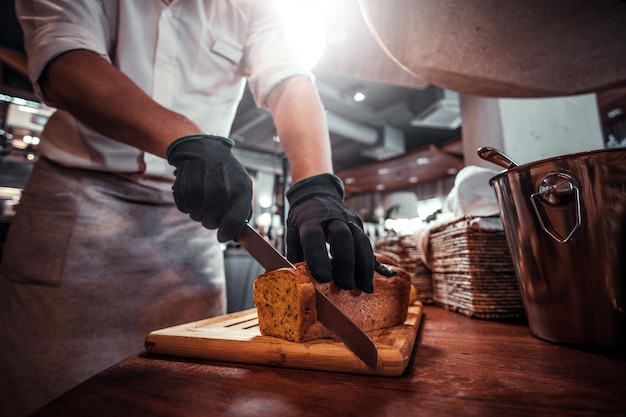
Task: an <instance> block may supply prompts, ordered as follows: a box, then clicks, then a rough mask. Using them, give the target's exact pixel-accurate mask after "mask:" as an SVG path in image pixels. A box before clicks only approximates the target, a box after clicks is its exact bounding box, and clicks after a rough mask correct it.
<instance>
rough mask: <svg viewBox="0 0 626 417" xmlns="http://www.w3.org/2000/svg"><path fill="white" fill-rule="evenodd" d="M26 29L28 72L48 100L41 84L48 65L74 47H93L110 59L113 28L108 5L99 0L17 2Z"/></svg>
mask: <svg viewBox="0 0 626 417" xmlns="http://www.w3.org/2000/svg"><path fill="white" fill-rule="evenodd" d="M15 6H16V14H17V17H18V20H19V22H20V25H21V27H22V30H23V32H24V47H25V50H26V55H27V57H28V72H29V76H30V78H31V80H32V82H33V87H34V90H35V93H36V94H37V95H38V97H39V98H41V99H42V100H45V99H44V97H43V94H42V92H41V88H40V85H39V83H38V81H39V78H40V77H41V74H42V72H43V70H44V68H45V67H46V65H47V64H48V63H49V62H50V61H51V60H52V59H54V58H55V57H57V56H59V55H61V54H62V53H64V52H67V51H70V50H74V49H85V50H90V51H93V52H95V53H97V54H98V55H100V56H102V57H103V58H105V59H107V60H108V61H109V62H110V58H109V55H108V53H107V40H108V39H109V31H108V26H107V22H106V19H105V12H104V7H103V5H102V3H101V2H100V1H97V0H85V1H76V0H24V1H17V2H16V5H15Z"/></svg>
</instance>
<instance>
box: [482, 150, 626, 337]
mask: <svg viewBox="0 0 626 417" xmlns="http://www.w3.org/2000/svg"><path fill="white" fill-rule="evenodd" d="M478 155H479V156H481V157H483V156H484V155H491V156H493V155H494V154H493V153H491V152H486V151H485V150H484V149H482V150H479V151H478ZM486 159H487V160H492V161H493V159H492V158H486ZM490 184H491V186H492V187H493V189H494V191H495V193H496V197H497V199H498V204H499V207H500V215H501V218H502V222H503V225H504V230H505V234H506V237H507V242H508V245H509V249H510V250H511V255H512V258H513V262H514V267H515V272H516V275H517V278H518V281H519V284H520V290H521V292H522V298H523V301H524V307H525V310H526V314H527V317H528V322H529V327H530V329H531V331H532V332H533V334H534V335H536V336H537V337H539V338H541V339H545V340H548V341H552V342H556V343H565V344H578V345H595V346H601V347H609V348H613V347H621V346H626V149H610V150H609V149H606V150H597V151H589V152H581V153H576V154H569V155H563V156H558V157H553V158H549V159H544V160H541V161H537V162H533V163H529V164H525V165H520V166H515V165H512V166H511V167H510V168H509V169H507V170H505V171H503V172H501V173H500V174H498V175H496V176H495V177H493V178H492V179H491V180H490Z"/></svg>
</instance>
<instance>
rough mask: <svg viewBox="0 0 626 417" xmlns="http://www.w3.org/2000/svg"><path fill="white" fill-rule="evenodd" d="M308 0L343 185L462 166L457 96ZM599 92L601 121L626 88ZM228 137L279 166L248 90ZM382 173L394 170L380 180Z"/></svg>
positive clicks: (387, 184) (354, 24) (11, 70)
mask: <svg viewBox="0 0 626 417" xmlns="http://www.w3.org/2000/svg"><path fill="white" fill-rule="evenodd" d="M303 1H305V2H308V3H310V4H314V5H318V6H320V5H322V4H324V3H327V4H329V5H331V6H332V7H330V8H327V13H328V14H327V15H325V16H323V18H322V19H321V22H322V23H323V25H324V30H325V33H326V50H325V52H324V54H323V55H322V57H321V60H320V61H319V63H318V64H317V65H316V66H315V67H314V68H313V72H314V74H315V76H316V83H317V86H318V89H319V93H320V97H321V99H322V102H323V104H324V106H325V108H326V110H327V116H328V121H329V129H330V136H331V144H332V149H333V164H334V168H335V171H336V172H337V173H338V175H339V176H341V177H342V178H343V179H344V180H348V181H347V182H351V181H350V180H349V179H350V178H354V182H351V184H346V188H347V189H348V190H349V191H351V192H354V193H361V192H370V191H375V190H391V189H394V188H402V187H406V186H407V185H408V184H414V183H415V182H428V181H433V180H436V179H438V178H441V177H445V176H449V175H454V173H455V172H456V171H458V169H460V168H461V167H462V166H463V155H462V150H461V136H462V134H461V133H462V131H461V126H460V105H459V100H458V96H457V95H456V94H455V93H454V92H452V91H449V90H444V89H442V88H440V87H437V86H435V85H432V84H429V83H428V82H426V81H424V80H423V79H420V78H419V77H417V76H415V75H414V74H413V73H411V72H409V71H407V70H405V69H404V68H403V67H402V66H401V65H400V64H399V63H398V62H397V61H396V60H395V59H393V58H391V57H390V55H388V54H387V53H386V52H385V50H384V49H383V47H381V46H380V44H379V43H378V42H377V40H376V39H375V38H374V35H373V34H372V32H371V31H370V30H369V28H368V26H367V24H366V21H365V19H364V17H363V14H362V13H361V10H360V7H359V2H358V0H343V1H341V2H332V1H325V0H303ZM12 13H13V11H12V2H0V47H2V48H3V49H1V50H0V52H10V53H11V56H9V59H6V58H7V55H6V54H4V53H3V54H2V58H3V59H2V60H0V61H2V65H0V93H4V94H8V95H17V96H19V97H24V98H29V99H33V98H34V96H33V94H32V89H31V88H30V83H29V82H28V80H26V78H25V77H24V76H23V75H21V74H20V73H19V71H16V70H15V65H12V64H13V63H14V62H11V61H12V59H11V58H13V55H12V54H13V53H15V52H17V53H18V55H19V51H20V49H21V34H20V32H19V26H18V25H17V23H16V22H15V20H14V19H11V15H12ZM357 89H360V90H362V91H364V92H365V95H366V99H365V100H364V101H362V102H355V101H354V100H353V99H352V93H353V92H354V91H355V90H357ZM598 97H599V104H600V111H601V115H602V116H603V120H604V119H605V115H606V114H608V112H609V111H612V110H613V109H614V108H617V107H624V106H623V103H624V97H626V92H625V91H624V88H622V89H617V90H614V91H613V92H612V93H611V94H609V93H607V92H603V93H598ZM231 136H232V137H233V138H234V139H235V140H236V141H237V147H236V149H237V150H238V152H240V155H241V156H242V157H244V158H246V159H247V161H249V162H252V165H254V161H262V160H264V161H269V166H273V167H274V168H273V169H277V170H280V165H278V164H276V159H281V158H280V156H281V150H280V145H279V144H278V143H277V142H276V141H275V130H274V126H273V123H272V121H271V117H270V115H269V114H268V112H267V111H264V110H261V109H258V108H257V107H256V106H255V104H254V102H253V100H252V98H251V96H250V94H249V92H248V91H247V90H246V92H245V93H244V98H243V100H242V102H241V105H240V107H239V109H238V111H237V115H236V119H235V121H234V124H233V129H232V134H231ZM277 156H278V157H279V158H277ZM418 161H420V162H418ZM425 161H428V163H426V162H425ZM267 166H268V163H265V164H259V167H261V168H266V167H267ZM385 169H387V171H385ZM381 172H383V173H384V172H388V173H393V175H391V176H389V177H388V178H387V179H383V177H382V176H381V174H380V173H381ZM372 173H376V174H375V175H373V174H372Z"/></svg>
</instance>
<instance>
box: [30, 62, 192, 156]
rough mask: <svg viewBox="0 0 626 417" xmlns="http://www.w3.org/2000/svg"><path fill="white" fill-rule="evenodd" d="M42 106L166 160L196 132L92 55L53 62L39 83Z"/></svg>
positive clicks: (190, 124)
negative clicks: (168, 151) (170, 151)
mask: <svg viewBox="0 0 626 417" xmlns="http://www.w3.org/2000/svg"><path fill="white" fill-rule="evenodd" d="M39 81H40V84H41V88H42V91H43V93H44V95H45V97H46V100H47V102H48V103H49V104H50V105H52V106H54V107H57V108H59V109H62V110H66V111H68V112H70V113H72V115H73V116H74V117H76V118H77V119H78V120H80V121H81V122H82V123H84V124H86V125H87V126H89V127H91V128H92V129H94V130H96V131H97V132H99V133H101V134H103V135H106V136H108V137H110V138H112V139H115V140H119V141H120V142H123V143H126V144H129V145H131V146H135V147H137V148H139V149H142V150H144V151H147V152H150V153H153V154H155V155H159V156H165V150H166V149H167V146H168V145H169V144H170V143H171V142H172V141H173V140H174V139H176V138H178V137H181V136H185V135H189V134H196V133H201V130H200V129H199V128H198V126H196V125H195V124H194V123H193V122H191V121H190V120H189V119H187V118H186V117H184V116H182V115H180V114H178V113H175V112H172V111H170V110H168V109H166V108H164V107H162V106H161V105H159V104H158V103H156V102H155V101H154V100H152V99H151V98H150V97H149V96H148V95H147V94H145V93H144V92H143V91H142V90H141V89H140V88H139V87H138V86H137V85H136V84H135V83H134V82H133V81H132V80H130V79H129V78H128V77H126V76H125V75H124V74H122V72H121V71H119V70H118V69H117V68H115V67H114V66H113V65H111V64H109V63H108V62H107V61H106V60H104V59H103V58H101V57H100V56H98V55H97V54H95V53H93V52H90V51H85V50H75V51H69V52H66V53H64V54H62V55H60V56H59V57H57V58H56V59H54V60H53V61H52V62H51V63H50V64H49V65H48V66H47V67H46V69H45V71H44V73H43V75H42V77H41V79H40V80H39Z"/></svg>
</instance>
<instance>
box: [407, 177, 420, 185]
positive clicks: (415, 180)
mask: <svg viewBox="0 0 626 417" xmlns="http://www.w3.org/2000/svg"><path fill="white" fill-rule="evenodd" d="M418 180H419V178H417V177H409V182H410V183H411V184H415V183H416V182H417V181H418Z"/></svg>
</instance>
